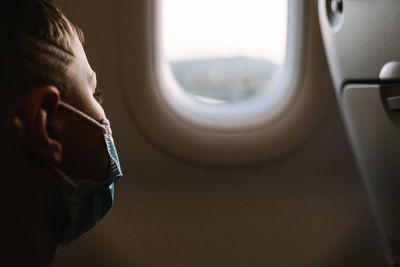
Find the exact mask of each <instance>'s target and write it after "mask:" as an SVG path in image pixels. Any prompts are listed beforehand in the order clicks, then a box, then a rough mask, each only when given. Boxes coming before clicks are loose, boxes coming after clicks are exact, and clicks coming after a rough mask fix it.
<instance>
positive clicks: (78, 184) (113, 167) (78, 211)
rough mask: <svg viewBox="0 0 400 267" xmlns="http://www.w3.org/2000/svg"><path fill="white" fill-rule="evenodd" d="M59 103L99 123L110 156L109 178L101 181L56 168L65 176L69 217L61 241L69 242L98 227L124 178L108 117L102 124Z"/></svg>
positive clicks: (63, 188)
mask: <svg viewBox="0 0 400 267" xmlns="http://www.w3.org/2000/svg"><path fill="white" fill-rule="evenodd" d="M60 105H61V106H62V107H64V108H66V109H68V110H70V111H72V112H73V113H76V114H77V115H79V116H81V117H83V118H85V119H87V121H88V122H89V123H92V124H94V125H96V126H98V127H99V129H100V130H102V131H103V135H104V140H105V145H106V146H107V150H108V154H109V157H110V168H109V174H108V178H107V179H106V180H105V181H104V182H102V183H96V182H92V181H88V180H78V179H73V178H72V179H71V178H69V177H68V176H67V175H66V174H65V173H64V172H62V171H61V170H60V169H55V170H56V172H57V173H58V174H59V175H60V176H61V177H62V180H61V181H60V187H61V188H60V189H61V194H62V198H63V200H64V202H65V205H66V208H67V212H68V218H69V222H68V223H67V225H66V229H65V230H64V233H63V234H62V237H61V239H60V241H59V243H60V244H63V245H67V244H69V243H71V242H73V241H74V240H76V239H77V238H78V237H79V236H81V235H82V234H83V233H85V232H87V231H88V230H90V229H91V228H92V227H93V226H95V225H96V224H97V223H98V222H99V221H100V220H101V219H102V218H103V216H104V215H105V214H106V213H107V212H108V211H109V210H110V209H111V207H112V206H113V203H114V187H115V184H116V183H117V182H118V181H119V179H121V178H122V172H121V167H120V163H119V159H118V154H117V150H116V148H115V145H114V140H113V138H112V136H111V128H110V124H109V122H108V120H106V119H105V120H104V121H103V122H102V123H101V124H100V123H98V122H97V121H95V120H94V119H92V118H91V117H89V116H87V115H86V114H84V113H83V112H81V111H79V110H77V109H75V108H74V107H72V106H70V105H68V104H66V103H63V102H61V104H60Z"/></svg>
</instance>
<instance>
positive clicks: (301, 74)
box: [117, 0, 333, 169]
mask: <svg viewBox="0 0 400 267" xmlns="http://www.w3.org/2000/svg"><path fill="white" fill-rule="evenodd" d="M118 1H119V2H118V12H119V14H118V16H117V17H120V18H121V21H120V22H119V24H118V25H117V26H118V27H117V28H118V32H117V36H118V40H119V44H118V46H119V47H120V49H119V50H118V51H117V53H118V54H119V55H118V56H117V58H118V61H119V62H118V64H117V66H118V67H119V69H118V73H119V76H120V82H121V84H120V86H121V88H122V93H123V95H124V101H125V106H126V108H127V109H128V112H129V114H130V115H131V118H132V121H133V123H134V124H135V125H136V127H137V129H138V130H139V131H140V133H141V134H142V136H143V137H144V138H145V139H146V140H147V141H148V142H149V143H150V144H152V145H153V146H154V147H156V148H157V149H159V150H160V151H162V152H164V153H165V154H166V155H167V156H169V157H171V158H173V159H176V160H178V161H180V162H182V163H185V164H189V165H195V166H198V167H201V168H217V169H225V168H230V169H232V168H240V169H242V168H247V167H254V166H261V165H265V163H268V162H276V161H277V160H279V159H282V158H285V157H286V156H288V155H289V154H290V153H292V152H294V151H297V149H298V148H300V147H304V142H305V141H307V140H310V137H311V136H312V133H314V132H315V131H316V129H319V126H320V123H319V122H321V121H322V119H323V118H326V114H327V112H326V111H327V110H328V107H329V106H330V105H328V103H327V102H328V99H329V97H328V96H329V95H330V92H329V88H328V89H327V90H320V88H318V87H317V86H316V85H315V83H316V82H317V83H320V82H321V81H326V80H328V81H330V78H329V77H330V76H329V71H328V68H327V65H326V60H325V56H324V50H323V46H322V41H321V40H320V39H321V37H320V34H319V33H316V32H317V31H318V32H319V28H318V24H317V23H316V22H317V21H318V19H317V17H316V14H314V13H315V12H313V11H312V9H313V7H314V6H313V5H312V4H311V3H308V1H297V0H289V1H288V7H289V12H288V17H289V21H288V26H289V27H288V33H289V32H291V35H292V37H290V36H288V46H287V49H288V51H287V58H290V57H295V58H296V60H295V61H296V63H295V64H294V67H293V68H292V70H291V71H292V72H293V75H294V76H293V77H292V78H291V80H290V81H291V82H290V84H291V85H292V87H291V88H292V92H291V95H290V97H287V98H285V103H284V104H282V103H281V108H280V112H276V113H275V114H277V115H276V116H271V115H267V117H265V116H264V117H263V116H259V117H257V118H254V119H252V120H251V122H250V121H249V120H244V121H242V123H241V124H240V123H237V121H236V122H234V123H232V122H229V121H228V122H227V123H225V124H223V123H221V121H219V122H218V125H215V124H214V125H210V124H209V123H207V120H206V121H200V123H199V121H193V120H191V118H190V117H189V118H188V117H187V115H186V114H185V112H181V111H178V110H176V109H174V108H172V107H171V105H170V102H169V101H168V100H167V99H166V97H165V95H163V93H162V90H161V86H162V82H161V81H160V79H159V74H158V73H157V71H158V70H157V64H158V56H157V47H158V42H159V39H158V38H157V36H158V31H157V12H158V11H157V7H158V6H157V3H158V1H157V0H150V1H143V3H142V5H143V6H144V7H145V9H146V10H147V11H148V12H146V13H144V14H142V16H141V17H132V16H130V13H129V10H130V8H133V6H132V5H130V3H129V2H130V1H129V0H118ZM309 13H310V15H311V16H308V14H309ZM129 19H130V21H132V24H126V23H122V22H123V21H125V22H126V21H127V20H129ZM310 22H311V23H310ZM293 25H294V26H293ZM143 26H144V27H143ZM295 29H296V30H295ZM310 31H311V32H312V33H311V37H312V38H311V40H308V39H310V38H307V35H308V33H309V32H310ZM126 32H134V34H131V35H130V34H126ZM289 35H290V34H289ZM291 40H294V41H292V42H291ZM313 42H316V43H317V45H314V44H313ZM133 51H135V52H133ZM137 51H141V53H138V52H137ZM321 59H322V61H323V64H322V65H321ZM309 63H311V64H309ZM321 68H323V69H321ZM317 70H318V71H321V70H322V72H320V75H318V76H317V75H313V74H312V73H313V72H316V71H317ZM133 72H135V73H134V74H133ZM324 86H325V87H330V86H331V85H328V84H327V83H326V82H325V85H324ZM331 103H333V102H331ZM264 115H265V114H264ZM266 118H267V119H266ZM300 121H301V123H299V122H300ZM238 125H239V126H240V127H238Z"/></svg>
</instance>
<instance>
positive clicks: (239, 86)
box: [161, 0, 288, 104]
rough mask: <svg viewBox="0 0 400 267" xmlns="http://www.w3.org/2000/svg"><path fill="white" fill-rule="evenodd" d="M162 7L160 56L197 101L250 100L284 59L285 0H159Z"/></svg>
mask: <svg viewBox="0 0 400 267" xmlns="http://www.w3.org/2000/svg"><path fill="white" fill-rule="evenodd" d="M161 7H162V9H161V11H162V12H161V19H162V21H161V25H162V26H161V27H162V29H161V30H162V37H161V38H162V44H163V47H162V49H163V55H164V57H165V60H167V62H168V63H169V66H170V68H171V71H172V73H173V75H174V78H175V80H176V81H177V83H178V84H179V85H180V87H181V88H182V89H183V90H184V91H185V92H187V93H189V94H190V95H192V96H193V97H195V98H196V99H197V100H199V101H201V102H204V103H208V104H223V103H238V102H243V101H246V100H249V99H251V98H253V97H255V96H257V94H258V93H260V92H261V91H263V90H268V85H269V84H270V83H271V81H272V80H273V78H274V77H275V75H276V73H278V71H279V69H280V68H281V67H282V66H283V64H284V61H285V56H286V39H287V13H288V12H287V10H288V7H287V0H285V1H284V0H279V1H277V0H263V1H260V0H233V1H232V0H201V1H200V0H162V6H161Z"/></svg>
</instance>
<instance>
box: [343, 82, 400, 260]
mask: <svg viewBox="0 0 400 267" xmlns="http://www.w3.org/2000/svg"><path fill="white" fill-rule="evenodd" d="M399 87H400V84H399ZM381 89H382V88H381V86H379V85H357V84H354V85H347V86H346V87H345V88H344V90H343V97H342V111H343V116H344V119H345V123H346V126H347V129H348V133H349V135H350V139H351V142H352V145H353V149H354V152H355V154H356V157H357V160H358V163H359V166H360V168H361V172H362V174H363V178H364V184H365V185H366V189H367V191H368V195H369V198H370V200H371V204H372V207H373V209H374V212H375V214H376V216H377V219H378V226H379V228H380V230H381V234H382V236H383V237H384V238H385V239H387V240H386V241H387V242H390V243H391V245H390V248H389V250H388V251H391V252H390V254H392V255H389V257H390V258H392V259H393V260H395V261H396V262H399V259H400V253H399V252H400V251H397V249H396V248H395V247H394V246H395V244H396V243H398V242H400V194H399V190H400V179H399V177H400V164H399V159H400V129H398V128H397V127H396V126H395V124H394V123H393V122H392V120H391V119H390V118H389V116H388V114H387V110H386V108H385V104H384V102H383V101H382V98H381ZM397 115H398V116H400V114H397ZM386 241H385V242H386ZM386 246H387V244H386Z"/></svg>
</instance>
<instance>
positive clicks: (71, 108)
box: [60, 101, 109, 133]
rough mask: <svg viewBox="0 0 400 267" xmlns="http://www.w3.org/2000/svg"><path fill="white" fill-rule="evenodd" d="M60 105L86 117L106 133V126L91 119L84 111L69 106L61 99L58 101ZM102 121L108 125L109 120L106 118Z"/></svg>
mask: <svg viewBox="0 0 400 267" xmlns="http://www.w3.org/2000/svg"><path fill="white" fill-rule="evenodd" d="M60 106H61V107H64V108H66V109H67V110H69V111H71V112H73V113H75V114H78V115H80V116H81V117H83V118H85V119H87V120H88V121H89V122H90V123H91V124H93V125H95V126H97V127H99V128H100V129H101V130H102V131H103V133H107V129H106V127H104V126H103V125H102V124H101V123H100V122H98V121H96V120H95V119H93V118H92V117H90V116H88V115H86V114H85V113H83V112H82V111H80V110H79V109H76V108H75V107H73V106H71V105H70V104H67V103H65V102H63V101H60ZM103 121H104V122H106V123H107V124H106V125H109V122H108V120H107V119H103Z"/></svg>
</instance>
